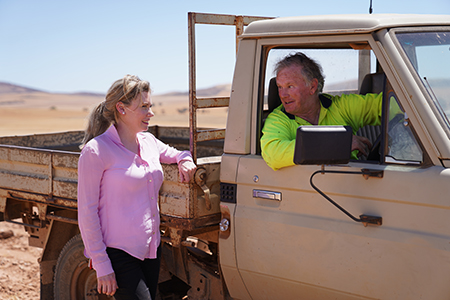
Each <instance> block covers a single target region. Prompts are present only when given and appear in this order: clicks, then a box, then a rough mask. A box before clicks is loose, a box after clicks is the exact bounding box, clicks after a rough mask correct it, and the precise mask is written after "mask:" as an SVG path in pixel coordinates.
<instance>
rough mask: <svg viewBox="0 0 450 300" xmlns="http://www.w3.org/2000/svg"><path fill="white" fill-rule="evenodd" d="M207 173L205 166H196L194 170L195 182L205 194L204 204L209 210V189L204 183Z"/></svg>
mask: <svg viewBox="0 0 450 300" xmlns="http://www.w3.org/2000/svg"><path fill="white" fill-rule="evenodd" d="M206 179H207V173H206V170H205V168H202V167H200V168H198V169H197V171H196V172H195V183H196V184H197V185H198V186H199V187H200V188H201V189H202V190H203V193H204V195H205V205H206V209H207V210H211V200H210V198H209V195H210V190H209V187H208V186H207V185H206Z"/></svg>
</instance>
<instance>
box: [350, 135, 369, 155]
mask: <svg viewBox="0 0 450 300" xmlns="http://www.w3.org/2000/svg"><path fill="white" fill-rule="evenodd" d="M371 148H372V143H371V142H370V141H369V139H367V138H365V137H362V136H358V135H353V136H352V151H353V150H359V153H358V157H361V156H362V155H364V156H367V155H369V151H370V149H371Z"/></svg>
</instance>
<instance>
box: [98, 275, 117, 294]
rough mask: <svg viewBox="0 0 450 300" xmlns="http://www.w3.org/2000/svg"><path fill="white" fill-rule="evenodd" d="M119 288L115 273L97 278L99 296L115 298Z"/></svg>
mask: <svg viewBox="0 0 450 300" xmlns="http://www.w3.org/2000/svg"><path fill="white" fill-rule="evenodd" d="M118 288H119V287H118V286H117V281H116V274H114V272H113V273H110V274H108V275H105V276H102V277H99V278H97V291H98V293H99V294H106V295H108V296H114V294H115V293H116V290H117V289H118Z"/></svg>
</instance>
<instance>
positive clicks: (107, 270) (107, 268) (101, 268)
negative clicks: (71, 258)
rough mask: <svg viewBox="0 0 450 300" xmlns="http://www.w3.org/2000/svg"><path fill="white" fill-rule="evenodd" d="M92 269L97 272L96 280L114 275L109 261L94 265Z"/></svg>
mask: <svg viewBox="0 0 450 300" xmlns="http://www.w3.org/2000/svg"><path fill="white" fill-rule="evenodd" d="M94 269H95V271H96V272H97V278H99V277H102V276H105V275H108V274H111V273H114V270H113V268H112V265H111V262H110V261H105V262H102V263H100V264H95V265H94Z"/></svg>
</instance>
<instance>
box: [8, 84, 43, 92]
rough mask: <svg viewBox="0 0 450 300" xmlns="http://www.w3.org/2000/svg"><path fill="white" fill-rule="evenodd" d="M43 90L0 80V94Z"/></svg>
mask: <svg viewBox="0 0 450 300" xmlns="http://www.w3.org/2000/svg"><path fill="white" fill-rule="evenodd" d="M35 92H43V91H40V90H37V89H32V88H28V87H24V86H20V85H15V84H11V83H7V82H0V94H23V93H35Z"/></svg>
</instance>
